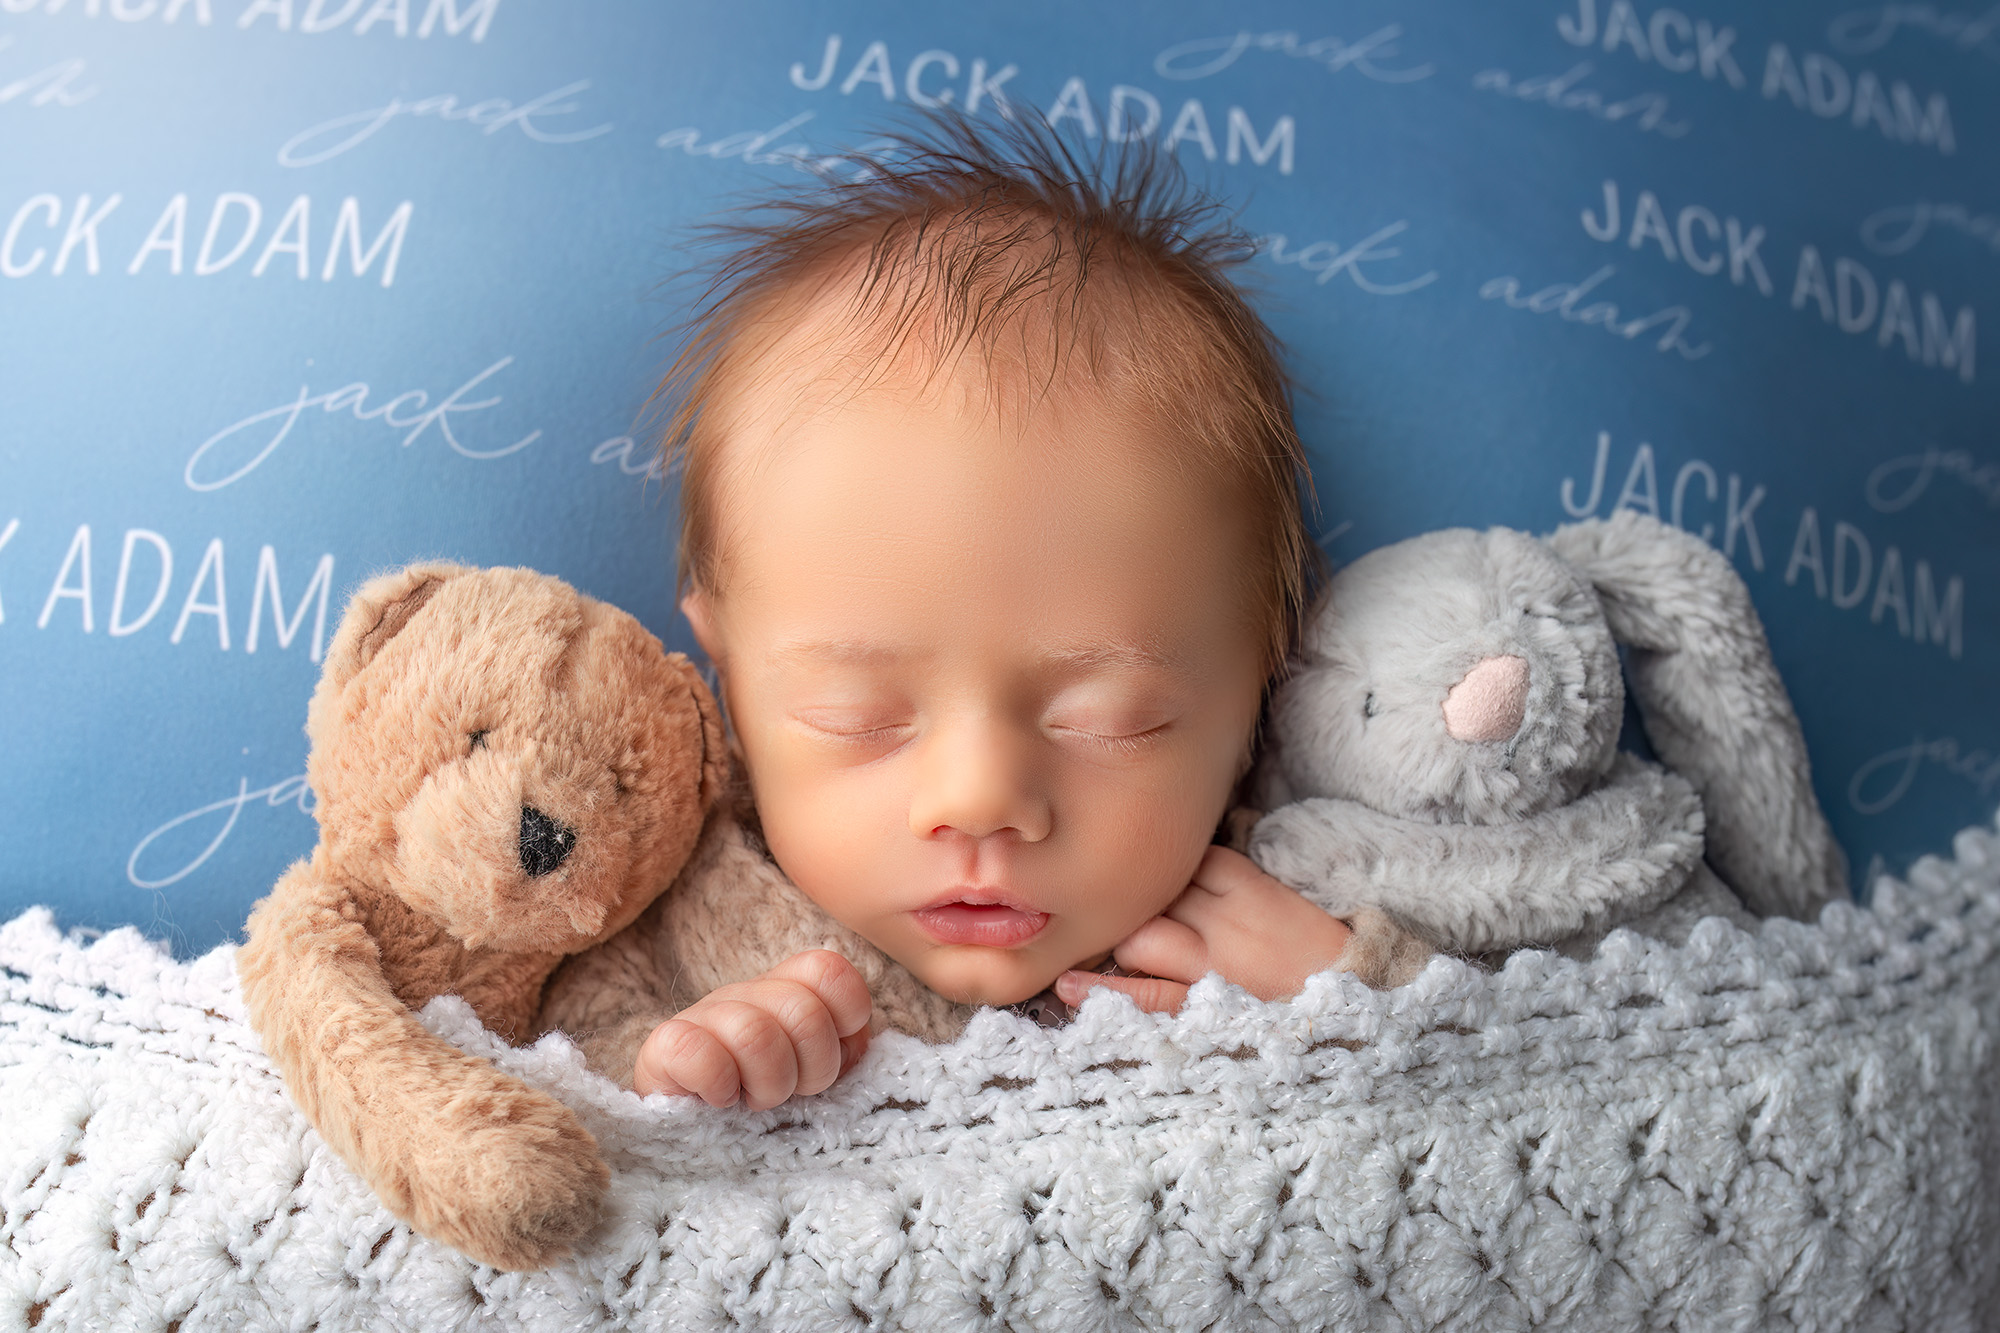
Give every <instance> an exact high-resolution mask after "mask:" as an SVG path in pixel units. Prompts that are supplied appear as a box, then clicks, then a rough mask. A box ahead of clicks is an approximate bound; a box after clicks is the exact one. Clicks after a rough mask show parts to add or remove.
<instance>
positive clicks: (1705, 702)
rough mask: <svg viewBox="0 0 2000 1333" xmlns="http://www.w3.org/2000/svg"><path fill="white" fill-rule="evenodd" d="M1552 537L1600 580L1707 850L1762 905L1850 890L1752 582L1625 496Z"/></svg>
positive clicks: (1747, 897) (1648, 714)
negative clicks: (1609, 510)
mask: <svg viewBox="0 0 2000 1333" xmlns="http://www.w3.org/2000/svg"><path fill="white" fill-rule="evenodd" d="M1549 545H1550V546H1551V547H1553V548H1554V549H1555V552H1556V554H1558V555H1560V556H1561V557H1562V558H1563V559H1564V560H1566V561H1567V562H1568V563H1569V564H1570V565H1571V566H1572V567H1573V568H1575V569H1576V571H1577V572H1578V573H1579V574H1581V575H1582V576H1583V578H1584V579H1586V580H1587V581H1588V582H1589V583H1590V584H1591V585H1592V586H1594V587H1595V588H1596V589H1597V595H1598V599H1599V601H1600V602H1601V603H1602V604H1603V607H1604V615H1605V619H1606V620H1608V621H1609V622H1610V625H1611V634H1612V637H1613V638H1615V639H1617V640H1618V641H1619V642H1620V643H1623V644H1625V645H1626V648H1627V652H1626V660H1625V674H1626V678H1627V681H1628V683H1629V684H1630V686H1631V690H1632V697H1633V699H1634V700H1635V701H1636V702H1637V703H1638V705H1639V712H1640V715H1641V717H1642V718H1643V719H1644V721H1645V724H1646V739H1647V740H1648V741H1650V742H1651V743H1652V746H1653V749H1654V751H1655V752H1656V753H1658V755H1659V756H1660V758H1661V759H1662V760H1663V761H1664V762H1665V763H1666V765H1667V767H1669V768H1671V769H1673V770H1674V771H1676V772H1678V773H1680V774H1681V775H1682V776H1684V777H1686V778H1687V779H1688V780H1689V781H1691V782H1693V783H1694V785H1695V787H1696V789H1697V790H1699V791H1700V792H1701V796H1702V804H1703V807H1704V810H1705V813H1706V815H1707V819H1708V832H1707V841H1708V847H1707V859H1708V861H1709V864H1711V865H1712V866H1714V867H1715V869H1716V870H1717V871H1719V872H1720V873H1721V875H1722V877H1723V878H1724V879H1725V880H1727V881H1728V882H1729V885H1730V887H1731V888H1733V889H1735V890H1736V892H1737V895H1738V896H1739V897H1741V898H1742V899H1743V901H1744V904H1745V905H1746V906H1748V907H1749V908H1750V909H1751V910H1752V911H1754V912H1757V913H1758V914H1760V915H1764V916H1769V915H1772V914H1774V913H1775V914H1783V915H1786V916H1798V917H1811V916H1814V915H1817V913H1818V911H1819V909H1820V907H1821V906H1822V905H1824V904H1825V903H1828V902H1831V901H1833V900H1834V899H1836V898H1844V897H1846V896H1847V893H1848V888H1847V858H1846V856H1845V855H1844V854H1843V853H1842V852H1841V850H1840V845H1839V844H1838V843H1836V842H1835V841H1834V840H1833V832H1832V830H1831V829H1829V828H1828V827H1827V822H1826V816H1825V815H1824V814H1823V813H1822V812H1821V810H1820V806H1819V801H1818V799H1817V798H1816V797H1815V796H1814V795H1813V789H1812V772H1811V769H1810V767H1809V766H1808V764H1807V762H1806V743H1805V737H1804V735H1803V734H1802V733H1801V732H1800V730H1799V719H1798V714H1797V713H1795V712H1793V710H1792V701H1791V697H1790V696H1789V695H1787V694H1786V693H1785V685H1784V682H1783V681H1782V680H1780V679H1779V678H1778V669H1777V666H1776V665H1775V664H1774V663H1773V662H1772V661H1771V648H1770V644H1769V643H1768V642H1767V641H1766V640H1765V638H1764V625H1763V622H1762V621H1760V620H1759V619H1758V618H1757V609H1756V607H1755V606H1753V605H1752V604H1751V601H1750V590H1749V589H1748V588H1746V587H1745V586H1744V585H1743V580H1742V579H1741V578H1739V577H1737V574H1736V570H1735V569H1734V568H1733V567H1732V566H1731V565H1730V563H1729V560H1728V557H1726V556H1724V555H1723V554H1722V553H1721V552H1720V551H1718V550H1716V549H1715V548H1714V547H1712V546H1710V545H1709V544H1708V543H1707V542H1705V541H1703V540H1702V539H1701V538H1699V537H1696V536H1694V535H1693V534H1691V533H1687V532H1683V531H1681V530H1680V529H1679V528H1677V527H1674V526H1672V525H1671V524H1667V523H1662V522H1660V521H1659V520H1658V519H1656V518H1650V517H1648V516H1646V515H1643V514H1638V513H1634V512H1632V511H1630V510H1624V511H1621V512H1619V513H1617V514H1614V515H1613V516H1612V517H1611V518H1609V519H1590V520H1587V521H1585V522H1582V523H1572V524H1569V525H1567V526H1565V527H1561V528H1558V529H1556V531H1555V532H1554V533H1553V534H1552V535H1551V536H1550V537H1549Z"/></svg>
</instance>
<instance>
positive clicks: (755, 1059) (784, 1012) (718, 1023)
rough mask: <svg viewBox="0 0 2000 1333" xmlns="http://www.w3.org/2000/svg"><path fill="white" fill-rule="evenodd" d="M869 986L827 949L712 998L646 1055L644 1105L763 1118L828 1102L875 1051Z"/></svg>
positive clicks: (656, 1035) (664, 1029) (640, 1074)
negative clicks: (700, 1104)
mask: <svg viewBox="0 0 2000 1333" xmlns="http://www.w3.org/2000/svg"><path fill="white" fill-rule="evenodd" d="M873 1007H874V1005H873V1001H872V1000H871V999H870V998H869V995H868V986H867V983H866V982H864V981H862V980H861V974H860V973H859V972H857V971H855V970H854V964H852V963H850V962H848V961H847V960H846V959H845V958H842V957H841V956H840V955H839V954H837V953H833V952H832V951H830V950H827V949H812V950H808V951H807V952H805V953H801V954H794V955H793V956H792V957H790V958H787V959H786V960H785V961H784V962H782V963H780V964H778V965H777V966H776V967H774V968H772V969H771V970H770V971H769V972H766V973H765V974H764V975H763V976H761V977H758V978H757V979H756V980H754V981H739V982H736V983H734V984H733V985H728V986H722V987H719V988H717V989H715V990H712V991H710V992H709V993H708V994H707V995H704V996H703V997H702V998H701V999H700V1000H697V1001H696V1002H695V1003H693V1004H691V1005H689V1006H688V1007H687V1008H685V1009H683V1010H681V1011H680V1012H679V1013H678V1014H675V1015H674V1016H673V1017H672V1018H670V1019H668V1020H667V1021H666V1022H664V1023H662V1024H660V1025H659V1026H658V1027H656V1028H654V1029H653V1031H652V1035H650V1036H648V1037H647V1038H646V1042H645V1044H644V1045H643V1046H641V1047H640V1048H639V1058H638V1062H637V1066H636V1067H635V1068H634V1069H633V1071H632V1087H633V1090H634V1091H636V1092H638V1093H639V1095H640V1096H642V1097H643V1096H645V1095H646V1094H647V1093H649V1092H664V1093H667V1094H668V1095H670V1096H694V1097H699V1098H701V1099H702V1100H703V1101H705V1102H707V1103H708V1104H709V1105H710V1106H734V1105H735V1104H736V1101H737V1098H738V1097H739V1096H741V1098H742V1101H743V1106H744V1108H745V1109H746V1110H751V1111H762V1110H765V1109H766V1108H768V1107H772V1106H776V1105H777V1104H778V1103H779V1102H782V1101H784V1100H785V1099H786V1098H787V1097H790V1096H792V1095H793V1094H794V1093H797V1094H799V1095H802V1096H803V1095H810V1094H812V1093H815V1092H824V1091H826V1089H827V1088H829V1087H831V1086H832V1085H833V1081H834V1080H835V1079H837V1078H839V1077H840V1076H841V1075H842V1074H844V1073H846V1072H847V1071H848V1070H850V1069H852V1068H853V1067H854V1065H855V1062H856V1061H858V1060H859V1059H860V1058H861V1056H862V1053H863V1052H865V1051H866V1050H867V1049H868V1015H869V1013H870V1011H871V1010H872V1009H873Z"/></svg>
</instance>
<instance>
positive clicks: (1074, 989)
mask: <svg viewBox="0 0 2000 1333" xmlns="http://www.w3.org/2000/svg"><path fill="white" fill-rule="evenodd" d="M1099 986H1104V987H1108V988H1109V989H1111V990H1116V991H1123V992H1125V994H1127V995H1129V996H1131V997H1132V1002H1133V1003H1134V1004H1136V1005H1138V1006H1139V1007H1140V1008H1141V1009H1144V1010H1146V1011H1147V1012H1148V1013H1154V1014H1173V1013H1179V1012H1180V1007H1181V1001H1183V1000H1185V999H1187V993H1188V988H1187V987H1186V986H1183V985H1181V983H1179V982H1178V981H1167V980H1165V979H1164V978H1161V977H1107V976H1105V975H1104V974H1103V973H1101V972H1075V971H1071V972H1065V973H1063V974H1062V975H1061V976H1059V977H1057V978H1056V996H1057V998H1059V999H1060V1000H1061V1001H1062V1002H1063V1003H1064V1004H1066V1005H1068V1006H1069V1007H1070V1008H1072V1009H1074V1008H1076V1007H1077V1006H1079V1005H1081V1004H1082V1003H1083V1001H1084V998H1085V997H1086V996H1088V995H1089V994H1090V992H1091V991H1092V990H1094V989H1096V988H1097V987H1099Z"/></svg>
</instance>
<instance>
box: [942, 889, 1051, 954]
mask: <svg viewBox="0 0 2000 1333" xmlns="http://www.w3.org/2000/svg"><path fill="white" fill-rule="evenodd" d="M911 915H913V916H914V917H915V918H916V920H917V924H918V925H919V926H920V927H922V928H923V930H924V933H926V934H928V935H929V936H930V937H931V938H932V939H934V940H936V941H937V942H938V943H940V944H973V945H984V946H986V947H988V948H996V949H1007V948H1012V947H1014V946H1015V945H1018V944H1026V943H1027V942H1028V941H1029V940H1031V939H1033V938H1034V937H1035V936H1037V935H1039V934H1041V933H1042V931H1043V929H1044V928H1045V927H1047V925H1048V924H1049V914H1048V913H1047V912H1035V911H1026V910H1023V909H1021V908H1018V907H1012V906H1008V905H1006V904H1004V903H968V902H962V901H949V902H944V903H940V904H937V905H934V906H931V907H924V908H919V909H918V910H917V911H916V912H913V913H912V914H911Z"/></svg>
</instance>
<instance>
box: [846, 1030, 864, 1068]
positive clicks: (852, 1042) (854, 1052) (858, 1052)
mask: <svg viewBox="0 0 2000 1333" xmlns="http://www.w3.org/2000/svg"><path fill="white" fill-rule="evenodd" d="M866 1054H868V1029H867V1028H863V1029H861V1031H859V1032H856V1033H854V1034H853V1035H852V1036H847V1037H842V1038H841V1039H840V1072H841V1073H842V1074H843V1075H844V1074H846V1073H847V1071H848V1070H850V1069H852V1068H854V1066H856V1065H858V1064H860V1063H861V1057H862V1056H864V1055H866Z"/></svg>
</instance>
